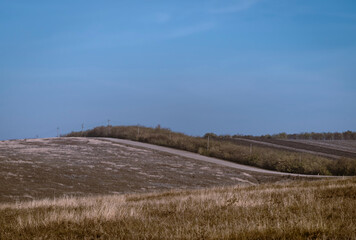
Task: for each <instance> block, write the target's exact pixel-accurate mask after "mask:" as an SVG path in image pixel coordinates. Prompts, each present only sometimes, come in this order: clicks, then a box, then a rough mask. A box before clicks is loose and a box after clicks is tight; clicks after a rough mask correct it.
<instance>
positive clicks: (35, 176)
mask: <svg viewBox="0 0 356 240" xmlns="http://www.w3.org/2000/svg"><path fill="white" fill-rule="evenodd" d="M293 178H296V177H289V176H276V175H271V174H263V173H257V172H250V171H245V170H242V169H236V168H231V167H227V166H223V165H218V164H214V163H209V162H203V161H199V160H195V159H191V158H187V157H183V156H179V155H175V154H169V153H165V152H161V151H156V150H152V149H148V148H142V147H137V146H128V145H126V144H120V143H113V142H109V141H104V140H100V139H92V138H50V139H27V140H13V141H1V142H0V202H14V201H19V200H26V199H40V198H45V197H51V198H53V197H60V196H63V195H69V196H83V195H85V196H87V195H99V194H120V193H130V192H136V193H137V192H150V191H158V190H165V189H175V188H179V189H187V188H189V189H191V188H203V187H213V186H226V185H235V184H244V185H246V184H247V185H253V184H259V183H265V182H276V181H286V180H291V179H293Z"/></svg>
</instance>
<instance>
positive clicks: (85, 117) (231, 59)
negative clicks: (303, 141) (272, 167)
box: [0, 0, 356, 139]
mask: <svg viewBox="0 0 356 240" xmlns="http://www.w3.org/2000/svg"><path fill="white" fill-rule="evenodd" d="M355 76H356V2H355V1H354V0H349V1H346V0H340V1H334V0H313V1H310V0H288V1H285V0H228V1H225V0H210V1H209V0H207V1H184V0H179V1H174V0H172V1H167V0H166V1H91V0H86V1H84V0H83V1H80V0H76V1H66V0H64V1H44V0H43V1H0V139H14V138H32V137H35V136H36V135H38V136H39V137H50V136H55V135H56V132H57V130H56V129H57V127H59V128H60V132H61V133H66V132H70V131H72V130H80V128H81V124H82V123H84V126H85V128H91V127H94V126H98V125H104V124H106V123H107V119H110V120H111V123H112V124H113V125H136V124H141V125H146V126H156V125H157V124H161V126H163V127H169V128H171V129H172V130H175V131H181V132H184V133H187V134H191V135H201V134H204V133H206V132H215V133H218V134H236V133H240V134H267V133H269V134H272V133H278V132H288V133H299V132H305V131H315V132H319V131H345V130H353V131H355V130H356V79H355Z"/></svg>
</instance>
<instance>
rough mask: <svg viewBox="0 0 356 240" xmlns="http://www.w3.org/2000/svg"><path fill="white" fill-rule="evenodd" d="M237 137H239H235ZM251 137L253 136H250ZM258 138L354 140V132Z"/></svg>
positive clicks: (355, 133) (277, 135)
mask: <svg viewBox="0 0 356 240" xmlns="http://www.w3.org/2000/svg"><path fill="white" fill-rule="evenodd" d="M236 136H239V135H236ZM250 137H253V136H250ZM260 138H272V139H294V140H298V139H301V140H356V132H353V131H350V130H349V131H345V132H322V133H316V132H310V133H309V132H304V133H294V134H288V133H285V132H282V133H278V134H273V135H270V134H267V135H262V136H260Z"/></svg>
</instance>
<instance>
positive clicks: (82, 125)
mask: <svg viewBox="0 0 356 240" xmlns="http://www.w3.org/2000/svg"><path fill="white" fill-rule="evenodd" d="M83 130H84V123H82V132H83Z"/></svg>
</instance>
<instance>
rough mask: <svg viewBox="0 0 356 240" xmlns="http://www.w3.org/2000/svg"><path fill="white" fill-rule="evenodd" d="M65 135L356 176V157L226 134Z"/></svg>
mask: <svg viewBox="0 0 356 240" xmlns="http://www.w3.org/2000/svg"><path fill="white" fill-rule="evenodd" d="M65 136H66V137H112V138H121V139H130V140H134V141H140V142H145V143H150V144H156V145H160V146H166V147H171V148H176V149H181V150H186V151H190V152H194V153H199V154H201V155H205V156H210V157H215V158H219V159H224V160H228V161H232V162H236V163H240V164H245V165H250V166H255V167H260V168H264V169H269V170H275V171H280V172H288V173H299V174H313V175H317V174H320V175H337V176H342V175H345V176H346V175H347V176H352V175H356V160H355V159H350V158H341V159H337V160H334V159H329V158H326V157H322V156H316V155H312V154H307V153H298V152H291V151H284V150H280V149H275V148H268V147H262V146H252V145H250V146H246V144H241V143H239V142H235V141H230V140H229V139H228V137H227V136H222V137H218V136H216V135H215V134H212V133H210V134H205V136H204V137H193V136H188V135H185V134H183V133H177V132H173V131H171V130H170V129H167V128H161V127H160V126H157V127H156V128H149V127H143V126H100V127H96V128H94V129H91V130H87V131H83V132H72V133H69V134H67V135H65Z"/></svg>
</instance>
